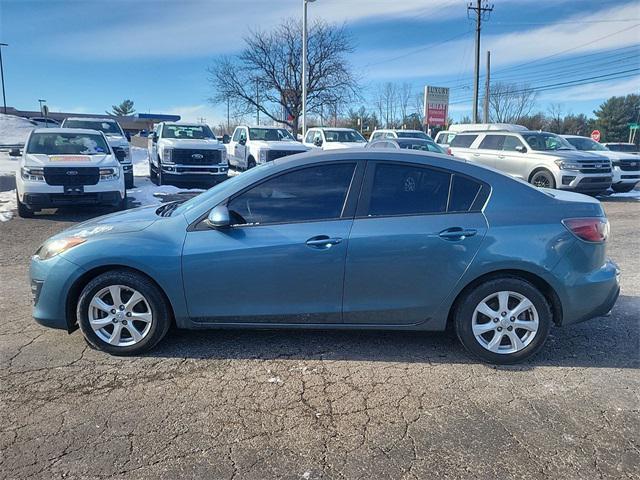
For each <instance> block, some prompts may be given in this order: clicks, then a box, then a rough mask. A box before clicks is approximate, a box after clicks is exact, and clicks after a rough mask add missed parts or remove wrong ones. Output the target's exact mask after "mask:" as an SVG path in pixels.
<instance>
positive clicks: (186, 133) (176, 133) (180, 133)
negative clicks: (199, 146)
mask: <svg viewBox="0 0 640 480" xmlns="http://www.w3.org/2000/svg"><path fill="white" fill-rule="evenodd" d="M162 136H163V138H178V139H187V140H203V139H206V138H208V139H213V138H215V137H214V136H213V132H212V131H211V129H210V128H209V127H208V126H207V125H171V124H169V125H165V126H164V129H163V130H162Z"/></svg>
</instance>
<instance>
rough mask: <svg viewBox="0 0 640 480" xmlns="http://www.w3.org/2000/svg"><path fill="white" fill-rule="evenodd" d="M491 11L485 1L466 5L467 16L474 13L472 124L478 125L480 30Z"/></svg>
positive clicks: (491, 7)
mask: <svg viewBox="0 0 640 480" xmlns="http://www.w3.org/2000/svg"><path fill="white" fill-rule="evenodd" d="M492 11H493V4H491V6H489V4H488V3H487V1H486V0H476V2H475V5H474V2H469V5H467V15H469V12H474V13H475V15H476V62H475V69H474V76H473V123H478V88H479V84H480V30H481V29H482V21H483V20H488V18H489V14H490V13H491V12H492Z"/></svg>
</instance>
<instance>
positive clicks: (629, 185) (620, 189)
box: [611, 183, 636, 193]
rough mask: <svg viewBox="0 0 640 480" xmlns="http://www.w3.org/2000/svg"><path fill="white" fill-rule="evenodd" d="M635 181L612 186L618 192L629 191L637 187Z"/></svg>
mask: <svg viewBox="0 0 640 480" xmlns="http://www.w3.org/2000/svg"><path fill="white" fill-rule="evenodd" d="M635 186H636V185H635V184H634V183H627V184H626V185H611V188H612V189H613V191H614V192H616V193H627V192H630V191H631V190H633V189H634V188H635Z"/></svg>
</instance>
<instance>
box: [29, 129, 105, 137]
mask: <svg viewBox="0 0 640 480" xmlns="http://www.w3.org/2000/svg"><path fill="white" fill-rule="evenodd" d="M33 133H87V134H92V135H102V132H101V131H99V130H91V129H90V128H34V129H33Z"/></svg>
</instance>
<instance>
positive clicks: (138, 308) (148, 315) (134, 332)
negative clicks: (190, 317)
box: [76, 270, 171, 355]
mask: <svg viewBox="0 0 640 480" xmlns="http://www.w3.org/2000/svg"><path fill="white" fill-rule="evenodd" d="M76 313H77V317H78V324H79V325H80V330H81V331H82V334H83V335H84V337H85V339H86V340H87V342H89V344H91V345H92V346H93V347H95V348H97V349H99V350H103V351H105V352H107V353H110V354H112V355H137V354H139V353H142V352H145V351H147V350H149V349H151V348H152V347H154V346H155V345H156V344H157V343H158V342H159V341H160V340H162V338H163V337H164V336H165V335H166V333H167V330H168V329H169V325H170V323H171V321H170V314H169V307H168V305H167V302H166V300H165V299H164V296H163V295H162V293H161V292H160V290H159V289H158V287H157V286H156V285H154V284H153V282H151V281H150V280H149V279H148V278H146V277H144V276H142V275H140V274H137V273H134V272H128V271H120V270H116V271H111V272H106V273H103V274H101V275H99V276H97V277H96V278H94V279H93V280H92V281H91V282H89V283H88V284H87V286H86V287H85V288H84V289H83V290H82V293H81V294H80V298H79V301H78V308H77V312H76Z"/></svg>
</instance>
